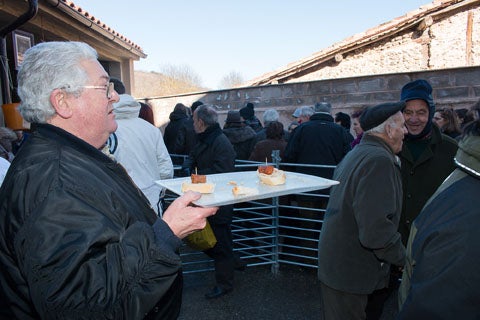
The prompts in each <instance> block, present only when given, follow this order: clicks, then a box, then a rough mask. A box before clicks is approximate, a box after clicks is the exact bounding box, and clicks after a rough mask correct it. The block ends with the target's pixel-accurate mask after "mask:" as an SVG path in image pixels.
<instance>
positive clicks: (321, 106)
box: [315, 102, 332, 113]
mask: <svg viewBox="0 0 480 320" xmlns="http://www.w3.org/2000/svg"><path fill="white" fill-rule="evenodd" d="M315 112H326V113H331V112H332V105H331V104H330V103H329V102H317V103H315Z"/></svg>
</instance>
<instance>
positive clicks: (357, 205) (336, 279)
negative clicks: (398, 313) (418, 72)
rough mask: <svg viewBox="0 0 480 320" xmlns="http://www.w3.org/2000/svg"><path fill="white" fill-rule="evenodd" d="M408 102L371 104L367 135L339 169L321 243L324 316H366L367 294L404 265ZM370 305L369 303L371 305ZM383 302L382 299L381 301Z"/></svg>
mask: <svg viewBox="0 0 480 320" xmlns="http://www.w3.org/2000/svg"><path fill="white" fill-rule="evenodd" d="M404 106H405V105H404V103H402V102H397V103H386V104H381V105H377V106H374V107H369V108H367V109H366V110H365V111H364V112H363V114H362V116H361V118H360V125H361V126H362V128H363V129H364V132H365V133H364V136H363V138H362V140H361V142H360V144H359V145H357V146H356V147H355V149H353V150H352V151H351V152H349V153H348V154H347V155H346V156H345V158H344V159H343V161H342V162H341V163H340V164H339V165H338V167H337V168H336V169H335V172H334V176H333V178H334V179H335V180H338V181H340V184H338V185H336V186H334V187H332V190H331V193H330V200H329V202H328V206H327V211H326V214H325V219H324V223H323V227H322V231H321V234H320V242H319V250H318V251H319V262H320V263H319V268H318V277H319V279H320V280H321V287H322V300H323V301H322V302H323V308H322V309H323V314H324V319H326V320H329V319H365V318H366V316H367V312H368V311H367V304H370V303H371V302H369V296H372V295H371V294H372V293H374V292H376V291H377V290H381V289H384V288H385V287H386V286H387V285H388V280H389V273H390V265H392V264H393V265H397V266H403V265H404V262H405V247H404V246H403V244H402V240H401V236H400V234H399V233H398V222H399V220H400V212H401V209H402V181H401V174H400V162H399V159H398V157H397V156H396V154H397V153H398V152H400V150H401V149H402V144H403V138H404V135H405V134H406V133H407V130H406V128H405V120H404V117H403V115H402V112H401V110H402V109H403V108H404ZM369 307H370V306H369ZM381 307H383V301H382V302H381V306H380V308H379V309H380V312H381Z"/></svg>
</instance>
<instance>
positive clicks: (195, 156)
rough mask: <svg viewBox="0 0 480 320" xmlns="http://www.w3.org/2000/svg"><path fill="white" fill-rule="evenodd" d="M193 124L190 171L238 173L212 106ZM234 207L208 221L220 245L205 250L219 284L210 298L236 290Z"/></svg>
mask: <svg viewBox="0 0 480 320" xmlns="http://www.w3.org/2000/svg"><path fill="white" fill-rule="evenodd" d="M193 125H194V127H195V132H197V134H198V143H197V145H196V146H195V147H194V148H193V150H192V152H191V153H190V158H189V163H190V170H191V172H195V171H197V172H198V174H204V175H206V174H214V173H225V172H233V171H235V150H234V149H233V146H232V144H231V143H230V141H229V140H228V138H227V136H226V135H225V134H224V133H223V132H222V129H221V128H220V126H219V124H218V115H217V112H216V111H215V108H214V107H213V106H212V105H205V104H204V105H201V106H199V107H198V108H197V110H195V112H194V113H193ZM232 214H233V206H232V205H228V206H222V207H220V209H219V210H218V212H217V214H216V215H215V217H212V218H211V219H208V222H209V223H210V225H211V227H212V230H213V233H214V234H215V237H216V238H217V244H216V245H215V246H214V247H213V248H212V249H208V250H206V251H204V252H205V253H206V254H207V255H208V256H209V257H211V258H212V259H213V260H214V264H215V280H216V285H215V287H214V288H213V289H212V291H210V292H208V293H207V294H206V295H205V297H206V298H207V299H215V298H218V297H221V296H223V295H225V294H227V293H229V292H231V291H232V290H233V275H234V256H233V242H232V230H231V223H232Z"/></svg>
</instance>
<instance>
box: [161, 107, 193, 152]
mask: <svg viewBox="0 0 480 320" xmlns="http://www.w3.org/2000/svg"><path fill="white" fill-rule="evenodd" d="M169 119H170V122H169V123H168V124H167V126H166V127H165V133H164V134H163V141H165V145H166V146H167V150H168V153H171V154H172V153H175V143H176V141H177V135H178V132H179V130H180V128H181V127H182V126H183V125H184V124H185V122H186V121H187V120H188V115H187V107H186V106H185V105H184V104H182V103H177V104H176V105H175V108H174V109H173V111H172V112H171V113H170V116H169Z"/></svg>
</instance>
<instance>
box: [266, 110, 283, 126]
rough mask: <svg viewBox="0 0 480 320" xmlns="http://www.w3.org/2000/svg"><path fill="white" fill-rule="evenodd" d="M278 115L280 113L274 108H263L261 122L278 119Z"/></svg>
mask: <svg viewBox="0 0 480 320" xmlns="http://www.w3.org/2000/svg"><path fill="white" fill-rule="evenodd" d="M279 117H280V115H279V114H278V112H277V110H275V109H268V110H265V112H264V113H263V123H264V124H265V123H267V122H273V121H278V118H279Z"/></svg>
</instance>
